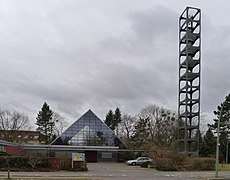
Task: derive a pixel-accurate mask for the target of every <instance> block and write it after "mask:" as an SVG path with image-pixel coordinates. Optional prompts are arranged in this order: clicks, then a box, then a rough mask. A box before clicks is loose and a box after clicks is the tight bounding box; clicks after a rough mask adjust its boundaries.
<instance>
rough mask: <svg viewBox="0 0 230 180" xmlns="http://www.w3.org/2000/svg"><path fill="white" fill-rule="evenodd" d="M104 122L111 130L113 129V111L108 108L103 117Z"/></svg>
mask: <svg viewBox="0 0 230 180" xmlns="http://www.w3.org/2000/svg"><path fill="white" fill-rule="evenodd" d="M105 124H106V125H107V126H108V127H109V128H110V129H112V130H114V129H115V126H114V114H113V111H112V110H111V109H110V110H109V112H108V113H107V115H106V119H105Z"/></svg>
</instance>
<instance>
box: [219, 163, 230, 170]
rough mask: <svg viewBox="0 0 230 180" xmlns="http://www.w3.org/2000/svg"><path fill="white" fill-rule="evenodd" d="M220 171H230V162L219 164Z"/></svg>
mask: <svg viewBox="0 0 230 180" xmlns="http://www.w3.org/2000/svg"><path fill="white" fill-rule="evenodd" d="M219 170H220V171H230V164H219Z"/></svg>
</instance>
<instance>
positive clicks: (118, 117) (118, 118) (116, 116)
mask: <svg viewBox="0 0 230 180" xmlns="http://www.w3.org/2000/svg"><path fill="white" fill-rule="evenodd" d="M120 123H121V111H120V109H119V108H118V107H117V108H116V110H115V113H114V116H113V126H114V127H115V128H116V134H117V136H118V131H119V128H118V127H119V124H120Z"/></svg>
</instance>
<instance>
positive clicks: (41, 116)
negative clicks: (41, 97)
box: [36, 102, 55, 144]
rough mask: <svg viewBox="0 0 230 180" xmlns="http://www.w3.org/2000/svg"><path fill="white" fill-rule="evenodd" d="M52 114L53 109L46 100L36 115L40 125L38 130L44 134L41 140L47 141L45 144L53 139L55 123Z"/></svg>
mask: <svg viewBox="0 0 230 180" xmlns="http://www.w3.org/2000/svg"><path fill="white" fill-rule="evenodd" d="M52 116H53V111H52V110H51V109H50V107H49V105H48V104H47V103H46V102H45V103H44V104H43V106H42V108H41V111H39V112H38V114H37V117H36V120H37V122H36V125H37V126H38V127H37V131H38V132H40V133H41V134H42V135H43V136H42V137H40V141H45V144H48V143H49V142H51V141H52V139H53V135H54V125H55V124H54V122H53V120H52Z"/></svg>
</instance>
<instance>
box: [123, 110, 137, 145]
mask: <svg viewBox="0 0 230 180" xmlns="http://www.w3.org/2000/svg"><path fill="white" fill-rule="evenodd" d="M135 122H136V118H135V117H133V116H131V115H128V114H124V115H123V116H122V117H121V123H120V129H121V133H122V134H123V135H124V136H125V138H126V139H127V141H129V140H130V138H131V136H132V134H133V132H134V124H135Z"/></svg>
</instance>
